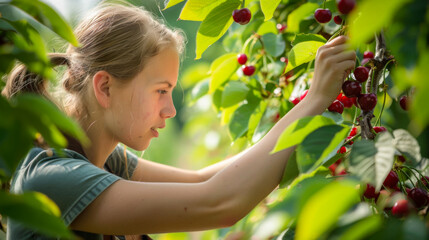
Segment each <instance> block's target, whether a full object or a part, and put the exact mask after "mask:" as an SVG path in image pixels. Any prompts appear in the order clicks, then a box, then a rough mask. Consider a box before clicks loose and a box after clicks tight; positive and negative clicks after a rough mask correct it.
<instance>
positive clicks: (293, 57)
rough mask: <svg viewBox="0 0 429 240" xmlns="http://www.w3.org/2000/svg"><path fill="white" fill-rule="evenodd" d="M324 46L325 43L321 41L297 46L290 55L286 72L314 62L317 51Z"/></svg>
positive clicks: (302, 43)
mask: <svg viewBox="0 0 429 240" xmlns="http://www.w3.org/2000/svg"><path fill="white" fill-rule="evenodd" d="M323 45H324V43H323V42H320V41H307V42H300V43H298V44H297V45H295V46H294V47H293V48H292V49H291V50H290V52H289V54H288V59H289V63H288V65H287V67H286V69H285V71H284V72H289V71H290V70H292V69H294V68H296V67H298V66H299V65H301V64H303V63H307V62H310V61H312V60H314V58H315V57H316V53H317V50H318V49H319V47H321V46H323Z"/></svg>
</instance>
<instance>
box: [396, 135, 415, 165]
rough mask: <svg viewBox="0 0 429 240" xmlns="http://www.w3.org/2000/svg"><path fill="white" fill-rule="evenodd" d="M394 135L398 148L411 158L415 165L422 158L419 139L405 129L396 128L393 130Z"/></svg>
mask: <svg viewBox="0 0 429 240" xmlns="http://www.w3.org/2000/svg"><path fill="white" fill-rule="evenodd" d="M393 136H394V138H395V139H394V141H393V143H394V145H395V147H396V149H398V151H400V152H401V153H402V154H404V155H405V156H406V157H407V158H409V159H410V160H411V161H412V162H413V165H414V166H415V165H417V164H418V163H419V162H420V160H421V158H422V155H421V154H420V145H419V143H418V142H417V140H416V139H415V138H414V137H413V136H412V135H411V134H410V133H409V132H408V131H406V130H404V129H396V130H395V131H393Z"/></svg>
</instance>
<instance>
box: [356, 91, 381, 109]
mask: <svg viewBox="0 0 429 240" xmlns="http://www.w3.org/2000/svg"><path fill="white" fill-rule="evenodd" d="M358 103H359V106H360V109H362V110H363V111H371V110H372V109H374V107H375V105H377V96H376V95H375V94H374V93H366V94H362V95H361V96H359V97H358Z"/></svg>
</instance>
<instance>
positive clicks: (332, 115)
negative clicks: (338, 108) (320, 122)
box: [322, 111, 344, 124]
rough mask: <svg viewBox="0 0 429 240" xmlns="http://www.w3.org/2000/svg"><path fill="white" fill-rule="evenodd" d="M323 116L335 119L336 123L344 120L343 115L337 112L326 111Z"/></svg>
mask: <svg viewBox="0 0 429 240" xmlns="http://www.w3.org/2000/svg"><path fill="white" fill-rule="evenodd" d="M322 116H324V117H327V118H330V119H332V120H334V121H335V123H336V124H342V123H343V122H344V118H343V115H342V114H340V113H337V112H331V111H324V112H323V113H322Z"/></svg>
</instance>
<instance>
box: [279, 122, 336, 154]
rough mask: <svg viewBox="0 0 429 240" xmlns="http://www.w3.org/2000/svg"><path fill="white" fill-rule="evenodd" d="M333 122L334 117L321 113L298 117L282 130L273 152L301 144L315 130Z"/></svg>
mask: <svg viewBox="0 0 429 240" xmlns="http://www.w3.org/2000/svg"><path fill="white" fill-rule="evenodd" d="M333 124H335V122H334V121H333V120H332V119H330V118H327V117H323V116H320V115H318V116H314V117H304V118H301V119H298V120H296V121H295V122H293V123H292V124H290V125H289V126H288V127H287V128H286V129H285V130H284V131H283V132H282V134H281V135H280V137H279V139H278V140H277V143H276V146H275V147H274V149H273V151H272V153H275V152H278V151H281V150H283V149H286V148H288V147H291V146H294V145H296V144H300V143H301V142H302V141H303V140H304V138H305V137H306V136H307V135H309V134H310V133H311V132H313V131H314V130H316V129H318V128H320V127H322V126H326V125H333Z"/></svg>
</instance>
